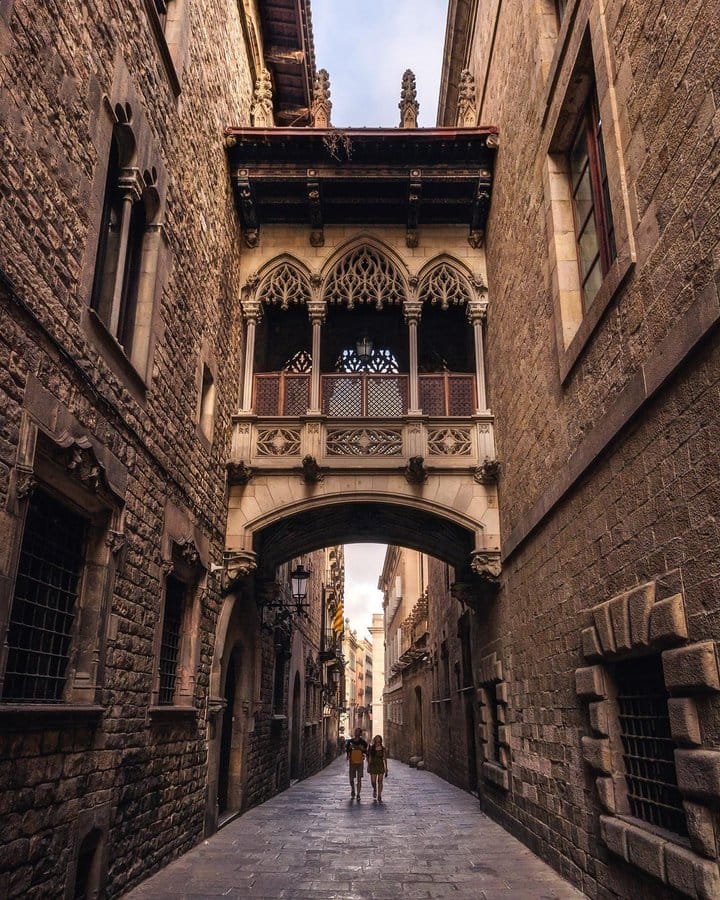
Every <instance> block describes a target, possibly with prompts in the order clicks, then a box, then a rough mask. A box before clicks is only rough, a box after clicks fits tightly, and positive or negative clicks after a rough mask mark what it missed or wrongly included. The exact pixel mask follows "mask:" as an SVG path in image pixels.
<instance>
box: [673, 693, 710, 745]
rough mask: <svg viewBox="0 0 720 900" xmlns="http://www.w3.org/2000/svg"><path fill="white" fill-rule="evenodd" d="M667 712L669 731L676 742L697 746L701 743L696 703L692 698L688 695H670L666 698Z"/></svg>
mask: <svg viewBox="0 0 720 900" xmlns="http://www.w3.org/2000/svg"><path fill="white" fill-rule="evenodd" d="M668 713H669V715H670V731H671V732H672V736H673V738H674V739H675V740H676V741H677V743H678V744H690V745H692V746H696V747H697V746H699V745H700V744H701V743H702V739H701V736H700V721H699V719H698V712H697V704H696V703H695V701H694V700H692V699H691V698H690V697H672V698H670V699H669V700H668Z"/></svg>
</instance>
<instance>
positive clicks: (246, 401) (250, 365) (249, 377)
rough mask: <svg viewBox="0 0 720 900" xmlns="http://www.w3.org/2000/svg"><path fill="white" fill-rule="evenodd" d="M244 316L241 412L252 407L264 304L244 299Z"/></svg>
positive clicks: (248, 410)
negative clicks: (259, 332) (259, 331)
mask: <svg viewBox="0 0 720 900" xmlns="http://www.w3.org/2000/svg"><path fill="white" fill-rule="evenodd" d="M242 310H243V316H244V317H245V321H246V323H247V325H246V328H245V371H244V374H243V389H242V405H241V407H240V411H241V412H250V410H251V409H252V391H253V373H254V368H255V330H256V328H257V323H258V322H259V321H260V319H261V318H262V305H261V304H260V301H259V300H254V299H252V300H243V304H242Z"/></svg>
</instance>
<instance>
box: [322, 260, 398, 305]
mask: <svg viewBox="0 0 720 900" xmlns="http://www.w3.org/2000/svg"><path fill="white" fill-rule="evenodd" d="M325 297H326V299H327V300H328V302H329V303H341V304H344V305H345V306H347V308H348V309H353V307H354V306H355V305H356V304H358V303H374V304H375V307H376V309H378V310H381V309H382V308H383V305H384V304H385V303H402V302H403V300H404V299H405V288H404V285H403V281H402V278H401V277H400V273H399V272H398V270H397V269H396V268H395V266H394V265H393V264H392V263H391V262H390V260H389V259H388V258H387V257H386V256H384V255H383V254H382V253H379V252H378V251H377V250H376V249H375V248H374V247H370V246H368V245H366V244H363V245H361V246H360V247H356V248H355V249H354V250H351V251H350V252H349V253H347V254H346V255H345V256H344V257H343V258H342V259H341V260H339V262H338V263H337V264H336V265H335V268H334V269H333V270H332V272H331V273H330V276H329V277H328V280H327V284H326V286H325Z"/></svg>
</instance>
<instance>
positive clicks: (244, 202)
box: [235, 169, 260, 248]
mask: <svg viewBox="0 0 720 900" xmlns="http://www.w3.org/2000/svg"><path fill="white" fill-rule="evenodd" d="M235 186H236V189H237V194H238V200H239V203H240V218H241V220H242V227H243V240H244V241H245V245H246V246H247V247H250V248H253V247H257V246H258V244H259V243H260V224H259V222H258V217H257V208H256V206H255V197H254V195H253V191H252V187H251V185H250V177H249V172H248V170H247V169H238V171H237V175H236V176H235Z"/></svg>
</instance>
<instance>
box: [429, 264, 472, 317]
mask: <svg viewBox="0 0 720 900" xmlns="http://www.w3.org/2000/svg"><path fill="white" fill-rule="evenodd" d="M417 299H418V302H420V303H429V304H431V305H433V306H434V305H439V306H440V308H441V309H443V310H447V309H449V308H450V307H451V306H467V304H468V303H470V302H471V301H472V300H473V299H474V292H473V289H472V287H471V286H470V281H469V279H468V278H467V277H466V276H465V275H464V274H463V273H462V271H461V270H460V269H459V268H458V266H457V265H455V264H454V263H453V262H451V261H450V260H447V259H441V260H438V261H434V262H433V263H431V265H430V266H429V267H428V268H427V269H426V270H425V272H423V273H421V275H420V280H419V283H418V289H417Z"/></svg>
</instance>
